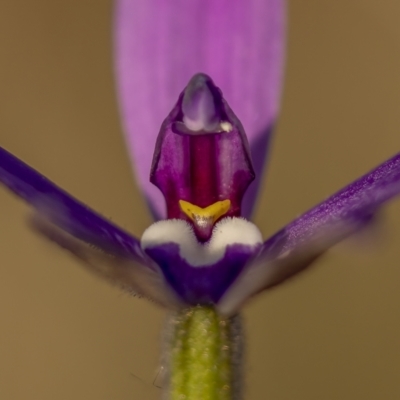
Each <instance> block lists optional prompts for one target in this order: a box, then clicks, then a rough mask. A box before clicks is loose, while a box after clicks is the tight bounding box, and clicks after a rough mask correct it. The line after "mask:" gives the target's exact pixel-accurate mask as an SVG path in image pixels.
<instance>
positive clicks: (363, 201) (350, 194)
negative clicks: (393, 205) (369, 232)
mask: <svg viewBox="0 0 400 400" xmlns="http://www.w3.org/2000/svg"><path fill="white" fill-rule="evenodd" d="M399 193H400V153H399V154H397V155H395V156H394V157H392V158H391V159H389V160H387V161H385V162H384V163H383V164H381V165H380V166H378V167H377V168H375V169H374V170H372V171H371V172H369V173H367V174H366V175H364V176H362V177H361V178H359V179H357V180H356V181H354V182H353V183H351V184H350V185H348V186H346V187H345V188H343V189H342V190H340V191H339V192H337V193H336V194H334V195H333V196H331V197H329V198H328V199H327V200H325V201H323V202H322V203H320V204H318V205H317V206H316V207H314V208H312V209H311V210H309V211H307V212H306V213H304V214H303V215H301V216H300V217H299V218H296V219H295V220H294V221H292V222H291V223H289V224H288V225H287V226H286V227H285V228H283V231H284V232H285V236H286V241H285V244H284V245H283V246H282V252H286V251H291V250H292V249H294V248H296V246H299V245H300V244H302V243H306V242H307V240H308V239H310V238H313V237H315V236H316V235H318V234H320V233H321V234H322V233H323V232H324V231H327V230H329V229H330V228H331V227H333V226H335V224H337V223H342V222H347V223H348V224H352V225H354V226H360V227H362V226H364V225H365V224H366V223H368V222H369V221H370V220H371V218H372V217H373V215H374V213H375V212H376V211H377V210H378V209H379V207H380V206H382V205H383V204H384V203H385V202H386V201H388V200H390V199H391V198H393V197H394V196H396V195H398V194H399Z"/></svg>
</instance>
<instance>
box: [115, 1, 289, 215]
mask: <svg viewBox="0 0 400 400" xmlns="http://www.w3.org/2000/svg"><path fill="white" fill-rule="evenodd" d="M283 8H284V7H283V0H221V1H214V0H191V1H187V0H180V1H179V0H176V1H169V2H165V1H162V0H148V1H143V2H137V1H132V0H119V2H118V8H117V12H116V42H115V47H116V70H117V78H118V87H119V98H120V101H121V113H122V117H123V123H124V129H125V132H126V134H127V135H126V139H127V142H128V147H129V151H130V154H131V156H132V159H133V160H134V165H135V170H136V175H137V178H138V181H139V184H140V186H141V187H142V190H143V191H144V193H145V195H146V198H147V200H148V202H149V204H150V207H151V209H152V211H153V213H154V214H155V215H156V216H157V217H161V216H162V217H165V215H166V213H165V204H164V200H163V198H162V195H161V193H160V192H159V191H158V189H157V188H155V187H154V186H152V185H151V184H150V182H149V171H150V166H151V159H152V156H153V149H154V146H155V143H156V137H157V134H158V131H159V127H160V125H161V123H162V121H163V120H164V118H165V116H166V115H167V114H168V113H169V111H170V110H171V108H172V107H173V105H174V103H175V99H176V98H177V96H178V95H179V93H180V92H181V91H182V88H183V87H184V86H185V85H186V83H187V82H188V81H189V79H190V78H191V76H192V75H194V74H196V73H198V72H204V73H206V74H208V75H210V76H211V77H212V79H213V80H214V81H215V83H216V84H217V85H218V86H219V87H220V88H221V89H222V91H223V93H224V95H225V98H226V99H227V101H228V102H229V104H230V105H231V107H232V109H233V111H234V112H235V113H236V115H237V116H238V118H239V119H240V120H241V121H242V123H243V126H244V128H245V131H246V132H247V135H248V138H249V142H250V147H251V151H252V157H253V162H254V165H255V168H256V171H257V172H258V177H257V178H256V181H255V183H253V184H252V185H251V188H250V189H249V191H248V194H247V195H246V199H245V201H244V208H245V214H244V215H249V213H250V212H251V209H252V206H253V203H254V200H255V198H256V194H257V189H258V185H259V182H260V175H261V174H260V172H261V170H262V167H263V164H264V160H265V155H266V147H267V144H268V139H269V136H270V133H271V130H272V128H273V126H274V123H275V119H276V114H277V111H278V105H279V95H280V89H281V77H282V66H283V38H284V37H283V36H284V35H283V30H284V29H283V25H284V22H283V19H284V18H283V14H284V9H283Z"/></svg>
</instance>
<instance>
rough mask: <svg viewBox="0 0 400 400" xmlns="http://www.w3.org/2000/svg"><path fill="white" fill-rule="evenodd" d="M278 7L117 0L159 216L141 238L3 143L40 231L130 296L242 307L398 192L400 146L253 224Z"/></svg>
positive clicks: (131, 105)
mask: <svg viewBox="0 0 400 400" xmlns="http://www.w3.org/2000/svg"><path fill="white" fill-rule="evenodd" d="M283 14H284V10H283V2H282V1H281V0H265V1H261V0H258V1H256V0H254V1H246V2H244V1H241V0H237V1H232V0H231V1H229V2H228V1H227V0H224V1H219V2H216V1H211V0H208V1H207V0H205V1H204V0H202V1H201V2H200V1H192V2H187V1H183V0H182V1H176V2H173V3H172V2H169V3H165V2H161V1H158V0H149V1H146V2H143V3H141V5H140V7H139V6H138V5H137V4H135V2H133V1H130V0H120V1H119V2H118V9H117V13H116V28H117V31H116V67H117V77H118V86H119V95H120V100H121V109H122V120H123V122H124V124H125V131H126V138H127V144H128V148H129V150H130V153H131V156H132V160H133V164H134V167H135V172H136V176H137V178H138V183H139V185H140V187H141V189H142V191H143V193H144V195H145V196H146V199H147V201H148V204H149V207H150V209H151V211H152V213H153V216H154V218H155V219H156V220H158V221H157V222H155V223H154V224H153V225H151V226H150V227H149V228H148V229H147V230H146V231H145V232H144V234H143V236H142V238H141V240H139V239H137V238H135V237H133V236H132V235H131V234H129V233H128V232H126V231H124V230H123V229H121V228H119V227H117V226H116V225H114V224H113V223H111V222H109V221H108V220H106V219H105V218H103V217H102V216H100V215H99V214H97V213H96V212H94V211H93V210H91V209H90V208H88V207H87V206H85V205H84V204H82V203H80V202H79V201H78V200H76V199H74V198H73V197H72V196H70V195H69V194H67V193H66V192H64V191H63V190H62V189H60V188H59V187H57V186H56V185H55V184H53V183H52V182H50V181H49V180H48V179H47V178H45V177H44V176H42V175H41V174H39V173H38V172H36V171H35V170H34V169H32V168H31V167H29V166H28V165H26V164H24V163H23V162H22V161H21V160H19V159H18V158H16V157H15V156H13V155H12V154H10V153H9V152H7V151H6V150H4V149H1V148H0V181H1V182H2V183H3V184H4V185H5V186H7V187H8V188H9V189H10V190H11V191H13V192H14V193H15V194H16V195H18V196H19V197H21V198H22V199H24V200H25V201H27V202H28V203H29V204H30V205H31V206H32V207H33V208H34V209H35V211H36V213H35V215H34V217H33V218H32V219H31V222H32V226H33V227H34V228H35V229H36V230H37V231H38V232H40V233H41V234H44V235H45V236H46V237H48V238H50V239H51V240H53V241H55V242H56V243H57V244H59V245H61V246H62V247H64V248H65V249H67V250H69V251H70V252H72V253H73V254H74V255H75V256H76V257H78V258H79V259H80V260H81V261H83V262H84V263H86V264H87V265H89V266H90V268H92V269H93V270H94V271H96V272H98V273H99V274H101V275H103V276H105V277H106V278H108V279H110V280H112V281H115V282H116V283H118V284H120V285H121V286H123V287H124V288H126V289H127V290H129V291H132V292H135V293H138V294H141V295H143V296H145V297H148V298H150V299H152V300H154V301H155V302H157V303H159V304H160V305H162V306H164V307H166V308H168V309H174V310H181V309H186V308H187V307H193V306H197V305H199V304H200V305H205V306H208V305H212V307H215V309H216V310H217V311H218V312H219V313H220V314H222V315H226V316H231V315H234V314H236V313H237V312H238V310H239V309H240V307H241V306H242V305H243V304H244V303H245V302H246V301H247V300H249V299H251V298H252V297H253V296H254V295H256V294H258V293H259V292H262V291H264V290H266V289H269V288H271V287H272V286H275V285H277V284H280V283H281V282H283V281H285V280H286V279H288V278H290V277H292V276H294V275H295V274H297V273H298V272H300V271H302V270H303V269H305V268H307V267H308V266H310V265H311V264H312V263H313V262H314V261H315V260H316V259H317V258H318V257H319V256H320V255H321V254H323V253H324V252H325V251H326V250H327V249H328V248H329V247H330V246H332V245H333V244H335V243H337V242H338V241H340V240H342V239H344V238H346V237H348V236H349V235H351V234H353V233H356V232H358V231H359V230H360V229H362V228H363V227H365V226H366V225H368V224H369V223H370V222H371V220H372V219H373V217H374V215H375V214H376V212H377V210H378V209H379V208H380V207H381V206H382V205H383V204H384V203H385V202H386V201H388V200H390V199H391V198H393V197H394V196H396V195H398V194H399V193H400V154H397V155H396V156H394V157H393V158H391V159H390V160H387V161H386V162H384V163H383V164H381V165H380V166H378V167H376V168H375V169H374V170H372V171H371V172H369V173H368V174H366V175H365V176H363V177H361V178H360V179H358V180H357V181H355V182H353V183H351V184H350V185H348V186H347V187H345V188H344V189H342V190H341V191H339V192H338V193H336V194H334V195H333V196H331V197H330V198H328V199H327V200H325V201H323V202H322V203H321V204H319V205H317V206H316V207H314V208H313V209H311V210H309V211H308V212H306V213H304V214H303V215H302V216H300V217H299V218H297V219H295V220H294V221H293V222H291V223H290V224H288V225H287V226H286V227H284V228H282V229H281V230H280V231H279V232H277V233H276V234H274V235H273V236H272V237H271V238H269V239H267V240H266V241H264V240H263V239H262V236H261V234H260V232H259V230H258V229H257V227H256V226H255V225H254V224H252V223H251V222H250V221H249V220H248V218H249V217H250V216H251V211H252V209H253V206H254V203H255V200H256V197H257V192H258V189H259V185H260V182H261V171H262V169H263V166H264V164H265V161H266V155H267V154H268V144H269V140H270V137H271V132H272V130H273V127H274V125H275V122H276V118H277V112H278V106H279V95H280V90H281V78H282V67H283V42H284V35H283V31H284V17H283ZM159 16H161V17H159ZM149 21H150V22H151V21H157V26H155V25H154V24H152V23H149ZM199 71H202V73H199ZM182 89H183V92H181V94H179V93H180V91H181V90H182ZM174 104H175V105H174ZM165 116H166V117H165ZM163 118H165V119H164V122H162V120H163ZM160 125H161V129H159V126H160ZM245 132H246V134H245ZM157 133H158V136H157ZM154 148H155V151H154ZM149 177H150V179H149ZM221 364H222V363H221Z"/></svg>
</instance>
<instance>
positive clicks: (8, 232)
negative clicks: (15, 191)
mask: <svg viewBox="0 0 400 400" xmlns="http://www.w3.org/2000/svg"><path fill="white" fill-rule="evenodd" d="M111 16H112V2H111V1H105V0H99V1H96V2H95V1H89V0H80V1H77V0H69V1H59V0H36V1H30V0H20V1H10V0H9V1H6V0H2V1H1V2H0V88H1V92H0V143H1V145H2V146H4V147H5V148H7V149H9V150H10V151H12V152H13V153H15V154H16V155H18V156H19V157H21V158H22V159H23V160H25V161H26V162H28V163H29V164H31V165H32V166H34V167H35V168H37V169H38V170H39V171H41V172H43V173H44V174H45V175H47V176H48V177H50V178H51V179H52V180H54V181H55V182H57V183H58V184H59V185H61V186H62V187H64V188H65V189H66V190H68V191H69V192H70V193H72V194H73V195H75V196H76V197H78V198H79V199H81V200H82V201H84V202H86V203H87V204H89V205H90V206H91V207H93V208H95V209H96V210H98V211H99V212H101V213H102V214H103V215H105V216H107V217H110V218H112V220H114V221H115V222H117V223H119V224H121V225H122V226H124V227H125V228H126V229H128V230H130V231H131V232H133V233H134V234H136V235H140V234H141V233H142V232H143V230H144V229H145V228H146V227H147V226H148V224H149V223H150V217H149V215H148V213H146V212H145V211H144V210H145V205H144V202H143V200H142V198H141V195H140V193H139V191H138V189H137V188H136V186H135V184H134V182H133V179H132V176H131V171H130V165H129V161H128V157H127V153H126V151H125V148H124V143H123V138H122V135H121V127H120V123H119V119H118V111H117V106H116V101H115V94H114V83H113V76H112V60H111V55H112V49H111ZM289 24H290V25H289V26H290V30H289V47H288V63H287V79H286V86H285V92H284V97H283V111H282V116H281V119H280V123H279V126H278V129H277V132H276V136H275V137H276V139H275V141H274V146H273V147H274V148H273V154H272V157H271V159H270V168H269V171H268V177H267V178H268V179H267V183H266V185H265V187H264V189H265V190H264V192H263V194H262V196H261V198H260V201H259V203H258V208H257V213H256V216H255V221H256V223H257V224H258V225H259V226H260V227H261V229H262V231H263V233H264V234H265V235H268V234H271V233H272V232H274V231H275V230H276V229H278V228H280V227H281V226H282V225H283V224H285V223H286V222H288V221H289V220H290V219H292V218H293V217H295V216H296V215H298V214H299V213H301V212H302V211H305V210H306V209H307V208H309V207H311V206H312V205H314V204H315V203H317V202H318V201H320V200H322V199H323V198H325V197H326V196H328V195H330V194H331V193H333V192H334V191H335V190H337V189H339V188H340V187H342V186H343V185H345V184H347V183H348V182H350V181H351V180H353V179H355V178H356V177H358V176H359V175H361V174H363V173H365V172H367V171H368V170H370V169H371V168H372V167H374V166H375V165H377V164H378V163H380V162H382V161H383V160H385V159H386V158H388V157H390V156H391V155H393V154H394V153H396V152H398V151H399V150H400V140H399V135H400V134H399V132H400V112H399V104H400V76H399V71H400V3H399V2H398V1H395V0H381V1H379V2H377V1H372V0H358V1H357V0H339V1H329V2H328V1H326V2H321V1H319V0H312V1H298V0H294V1H291V2H290V7H289ZM0 206H1V209H0V227H1V228H0V262H1V264H0V321H1V322H0V323H1V326H0V399H2V400H9V399H10V400H11V399H12V400H14V399H17V400H20V399H21V400H22V399H30V400H34V399H41V400H46V399H57V400H64V399H65V400H70V399H74V400H89V399H90V400H91V399H93V400H94V399H95V400H100V399H101V400H103V399H104V400H109V399H115V400H117V399H119V400H125V399H126V400H128V399H149V400H151V399H159V398H160V396H161V391H160V389H158V388H157V387H155V386H154V385H153V380H154V378H155V376H156V374H157V366H158V357H159V338H160V332H161V327H162V325H163V322H164V312H163V311H162V310H160V309H157V308H156V307H155V306H153V305H152V304H149V303H147V302H146V301H144V300H139V299H135V298H131V297H129V296H128V295H126V294H122V293H121V292H120V291H118V290H117V289H115V288H113V287H111V286H109V285H108V284H107V283H106V282H103V281H100V280H98V279H97V278H96V277H94V276H92V275H90V274H89V273H88V272H87V271H85V270H84V269H82V268H81V267H80V266H79V265H77V263H76V262H75V260H73V259H72V258H71V257H70V256H68V254H64V253H62V252H60V251H58V250H57V249H54V248H53V247H52V246H50V245H48V244H47V243H46V242H44V241H43V240H42V239H40V238H38V237H35V236H34V235H33V234H32V233H31V232H30V231H29V230H27V229H26V228H25V225H24V218H23V217H24V215H25V214H26V212H27V207H26V206H25V205H24V204H23V203H21V202H19V201H16V199H15V198H14V197H13V196H11V195H10V194H9V193H8V192H6V191H5V190H2V189H1V190H0ZM385 217H386V230H384V232H383V235H382V236H380V237H379V238H378V241H377V243H376V244H375V246H371V245H370V244H371V243H370V242H367V243H369V244H368V246H367V247H366V246H365V244H364V245H362V244H360V243H358V244H356V245H355V246H356V247H354V246H353V247H352V246H349V244H341V245H340V246H337V247H336V248H335V249H333V251H332V252H331V254H330V255H328V256H327V257H325V258H324V259H323V260H322V261H320V262H319V265H318V268H315V269H313V270H311V271H309V272H307V273H305V274H304V275H302V276H300V277H299V278H297V279H295V280H293V281H292V282H290V283H288V284H286V285H285V286H282V287H279V288H278V289H276V290H274V291H271V292H270V293H268V294H264V295H263V296H261V297H259V298H258V299H257V300H256V301H254V302H253V303H251V305H250V306H248V307H247V308H246V309H245V311H244V316H245V319H246V328H247V339H248V349H247V364H246V371H247V397H246V399H252V400H261V399H271V400H272V399H273V400H289V399H297V400H300V399H307V400H314V399H315V400H317V399H318V400H321V399H323V400H339V399H340V400H347V399H348V400H354V399H361V398H362V399H364V400H369V399H396V398H400V379H399V378H400V373H399V370H400V339H399V338H400V291H399V289H398V287H399V284H400V201H397V202H393V203H392V204H391V205H390V206H389V207H387V209H386V213H385Z"/></svg>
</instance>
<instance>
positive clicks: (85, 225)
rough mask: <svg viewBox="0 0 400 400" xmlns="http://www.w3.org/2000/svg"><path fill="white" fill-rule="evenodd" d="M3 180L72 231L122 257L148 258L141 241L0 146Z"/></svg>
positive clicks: (26, 199) (57, 223) (0, 174)
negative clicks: (141, 246) (145, 256)
mask: <svg viewBox="0 0 400 400" xmlns="http://www.w3.org/2000/svg"><path fill="white" fill-rule="evenodd" d="M0 182H1V183H3V184H4V185H5V186H7V187H8V189H10V190H11V191H13V192H14V193H15V194H16V195H17V196H19V197H21V198H22V199H24V200H25V201H26V202H28V203H29V204H30V205H31V206H32V207H34V208H35V209H36V210H37V211H38V212H39V213H40V214H41V215H42V216H44V217H46V218H48V219H49V220H50V221H51V222H52V223H54V224H55V225H57V226H58V227H60V228H62V229H63V230H65V231H67V232H68V233H70V234H71V235H73V236H75V237H77V238H79V239H81V240H83V241H85V242H87V243H90V244H92V245H94V246H96V247H99V248H100V249H102V250H104V251H106V252H110V253H113V254H115V255H117V256H120V257H128V258H131V259H134V260H136V261H140V262H141V263H142V264H143V263H145V262H144V254H143V253H142V250H141V248H140V243H139V241H138V240H137V239H136V238H135V237H133V236H131V235H130V234H129V233H127V232H125V231H124V230H122V229H121V228H119V227H117V226H116V225H114V224H113V223H111V222H109V221H107V220H106V219H105V218H103V217H102V216H101V215H99V214H97V213H96V212H95V211H93V210H91V209H90V208H89V207H87V206H86V205H84V204H83V203H81V202H79V201H78V200H76V199H75V198H73V197H72V196H71V195H69V194H68V193H66V192H65V191H64V190H62V189H60V188H59V187H58V186H56V185H55V184H54V183H52V182H51V181H50V180H48V179H47V178H45V177H44V176H43V175H41V174H40V173H39V172H37V171H35V170H34V169H33V168H31V167H29V166H28V165H27V164H25V163H24V162H22V161H21V160H19V159H18V158H17V157H15V156H14V155H12V154H11V153H9V152H8V151H6V150H5V149H3V148H1V147H0Z"/></svg>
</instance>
